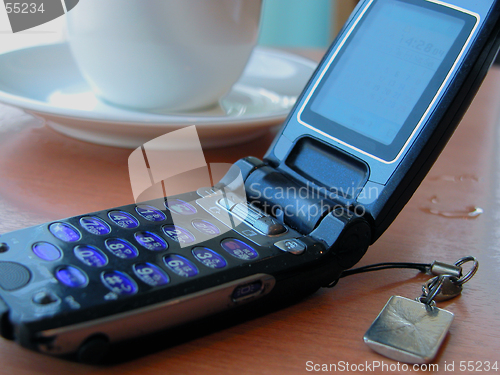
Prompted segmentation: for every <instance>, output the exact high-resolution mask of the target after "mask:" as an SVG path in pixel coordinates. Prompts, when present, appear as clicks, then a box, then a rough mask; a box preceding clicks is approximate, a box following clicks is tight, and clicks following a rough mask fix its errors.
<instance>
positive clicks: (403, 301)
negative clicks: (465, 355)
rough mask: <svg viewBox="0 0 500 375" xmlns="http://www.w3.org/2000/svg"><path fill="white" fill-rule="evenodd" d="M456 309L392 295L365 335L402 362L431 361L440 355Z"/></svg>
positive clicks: (378, 349) (370, 343)
mask: <svg viewBox="0 0 500 375" xmlns="http://www.w3.org/2000/svg"><path fill="white" fill-rule="evenodd" d="M452 321H453V313H451V312H449V311H447V310H443V309H440V308H438V307H435V306H432V305H428V304H424V303H422V302H418V301H415V300H411V299H408V298H404V297H400V296H392V297H391V299H390V300H389V301H388V302H387V304H386V305H385V307H384V309H383V310H382V311H381V312H380V314H379V315H378V317H377V318H376V319H375V321H374V322H373V323H372V325H371V326H370V328H369V329H368V331H367V332H366V333H365V336H364V337H363V339H364V341H365V343H366V344H367V345H368V346H369V347H370V348H371V349H373V350H374V351H376V352H378V353H380V354H382V355H384V356H386V357H388V358H391V359H394V360H396V361H400V362H406V363H427V362H430V361H432V359H433V358H434V357H435V356H436V353H437V351H438V350H439V347H440V346H441V343H442V342H443V340H444V338H445V336H446V334H447V333H448V330H449V328H450V325H451V322H452Z"/></svg>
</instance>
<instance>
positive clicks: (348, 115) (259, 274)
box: [0, 0, 500, 361]
mask: <svg viewBox="0 0 500 375" xmlns="http://www.w3.org/2000/svg"><path fill="white" fill-rule="evenodd" d="M499 32H500V4H499V2H498V1H494V0H487V1H486V0H485V1H481V2H470V1H468V0H450V1H438V0H364V1H361V2H360V3H359V4H358V6H357V7H356V9H355V10H354V12H353V13H352V15H351V17H350V18H349V20H348V21H347V23H346V25H345V26H344V28H343V29H342V30H341V32H340V33H339V35H338V37H337V38H336V40H335V41H334V42H333V44H332V46H331V47H330V49H329V50H328V52H327V53H326V54H325V57H324V58H323V60H322V61H321V63H320V64H319V66H318V68H317V70H316V71H315V73H314V74H313V76H312V77H311V80H310V82H309V83H308V84H307V86H306V88H305V89H304V91H303V93H302V95H301V96H300V97H299V99H298V100H297V103H296V105H295V107H294V109H293V110H292V111H291V113H290V115H289V116H288V118H287V120H286V122H285V124H284V125H283V127H282V129H281V131H280V132H279V133H278V135H277V136H276V138H275V141H274V142H273V144H272V146H271V147H270V149H269V150H268V152H267V153H266V155H265V157H264V158H263V160H258V159H256V158H254V157H248V158H244V159H241V160H239V161H238V162H236V163H235V165H234V167H232V168H231V169H230V171H229V172H228V174H227V175H226V176H225V177H224V178H223V179H222V180H221V181H220V183H219V184H217V185H216V186H215V187H213V188H200V189H199V190H198V191H194V192H191V193H186V194H182V195H179V196H175V197H168V198H165V199H160V200H155V201H150V202H145V203H141V204H131V205H127V206H123V207H118V208H112V209H109V210H104V211H99V212H95V213H91V214H86V215H80V216H76V217H72V218H67V219H63V220H60V221H57V222H52V223H47V224H43V225H40V226H36V227H33V228H27V229H22V230H19V231H15V232H12V233H6V234H3V235H1V236H0V315H1V325H0V333H1V335H2V336H3V337H4V338H7V339H12V340H15V341H16V342H18V343H19V344H20V345H22V346H24V347H27V348H30V349H34V350H37V351H40V352H43V353H47V354H52V355H66V354H70V353H78V355H79V358H80V359H82V360H85V361H94V360H97V359H98V357H100V356H101V355H103V353H104V352H105V350H104V349H105V348H107V347H108V345H109V344H112V343H117V342H121V341H124V340H128V339H131V338H134V337H138V336H142V335H146V334H148V333H152V332H156V331H158V330H163V329H168V328H172V327H179V326H181V325H185V324H190V323H191V322H194V321H196V320H198V319H201V318H205V317H208V316H213V315H215V314H217V313H221V312H225V311H230V310H235V309H236V308H238V307H240V306H241V307H243V306H249V305H250V304H254V305H255V306H263V305H266V304H268V303H277V304H280V303H286V301H289V300H291V299H293V298H295V297H297V296H302V295H307V294H310V293H313V292H314V291H316V290H317V289H318V288H320V287H324V286H328V285H330V284H332V283H333V282H335V281H336V280H338V278H339V276H340V274H341V273H342V271H343V270H345V269H348V268H350V267H352V266H353V265H354V264H356V263H357V262H358V261H359V260H360V259H361V257H362V256H363V255H364V253H365V252H366V250H367V248H368V247H369V246H370V245H371V244H372V243H373V242H374V241H375V240H376V239H377V238H378V237H379V236H380V235H381V234H382V233H383V232H384V230H385V229H386V228H387V227H388V226H389V225H390V223H391V222H392V221H393V220H394V218H395V217H396V216H397V214H398V213H399V212H400V210H401V209H402V207H403V206H404V205H405V204H406V202H407V201H408V200H409V199H410V197H411V195H412V194H413V192H414V191H415V189H416V188H417V187H418V185H419V184H420V182H421V181H422V179H423V178H424V176H425V175H426V173H427V172H428V170H429V169H430V167H431V166H432V164H433V162H434V161H435V160H436V158H437V157H438V155H439V153H440V152H441V150H442V149H443V147H444V146H445V144H446V142H447V141H448V139H449V138H450V136H451V134H452V133H453V131H454V129H455V128H456V126H457V125H458V123H459V121H460V119H461V117H462V115H463V114H464V113H465V111H466V109H467V107H468V105H469V104H470V102H471V101H472V99H473V97H474V94H475V93H476V91H477V89H478V88H479V86H480V83H481V81H482V79H483V78H484V76H485V75H486V72H487V71H488V69H489V66H490V64H491V63H492V61H493V59H494V57H495V56H496V53H497V50H498V46H499V42H500V39H499ZM241 188H243V190H244V192H245V196H242V195H241V194H237V193H236V190H238V189H241ZM174 221H175V224H174ZM223 228H224V229H223ZM191 244H192V245H191Z"/></svg>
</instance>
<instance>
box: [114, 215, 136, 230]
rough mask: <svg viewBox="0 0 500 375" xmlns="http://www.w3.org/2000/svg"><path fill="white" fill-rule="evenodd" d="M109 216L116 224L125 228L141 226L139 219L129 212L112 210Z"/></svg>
mask: <svg viewBox="0 0 500 375" xmlns="http://www.w3.org/2000/svg"><path fill="white" fill-rule="evenodd" d="M108 217H109V218H110V219H111V221H113V222H114V223H115V224H116V225H118V226H120V227H122V228H125V229H134V228H137V227H138V226H139V222H138V221H137V219H136V218H135V217H133V216H132V215H130V214H129V213H127V212H123V211H111V212H110V213H108Z"/></svg>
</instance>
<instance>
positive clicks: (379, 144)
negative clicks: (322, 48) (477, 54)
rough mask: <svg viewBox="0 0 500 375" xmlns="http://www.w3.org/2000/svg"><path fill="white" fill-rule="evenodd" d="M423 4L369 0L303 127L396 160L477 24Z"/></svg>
mask: <svg viewBox="0 0 500 375" xmlns="http://www.w3.org/2000/svg"><path fill="white" fill-rule="evenodd" d="M420 4H422V2H421V1H420ZM428 4H429V5H428V6H425V7H422V6H420V5H417V4H416V2H415V1H412V0H378V1H377V0H376V1H374V2H373V3H372V5H371V6H370V8H369V9H368V11H367V15H366V17H363V18H362V19H361V21H360V23H359V25H358V26H359V27H357V28H355V29H354V31H353V32H352V33H351V35H350V36H349V37H348V38H347V39H346V41H345V44H344V45H343V46H342V47H341V48H340V50H339V52H338V55H337V56H336V57H335V59H334V60H333V62H332V64H331V66H330V67H329V68H328V71H327V72H326V74H325V76H324V78H323V80H322V82H321V84H320V85H319V86H318V88H317V89H316V91H315V92H314V94H313V96H312V98H311V99H310V101H309V103H308V105H307V108H306V111H305V115H306V116H305V118H306V119H309V120H311V121H313V122H311V121H308V123H309V124H312V125H313V126H316V124H319V126H318V128H319V129H320V130H323V131H325V130H326V132H327V133H328V134H331V135H333V136H334V137H335V136H337V135H340V136H341V137H342V139H345V138H346V136H347V140H348V143H349V144H353V145H354V146H356V147H360V148H361V149H365V148H367V147H368V148H371V149H372V150H367V151H368V152H373V153H375V154H376V156H379V157H382V158H384V159H389V158H391V157H393V156H394V155H395V154H397V153H398V152H399V150H400V149H401V147H402V146H403V145H404V143H405V142H406V140H407V138H408V137H409V136H410V135H411V133H412V132H413V130H414V128H415V126H416V125H417V124H418V122H419V120H420V118H421V117H422V115H423V114H424V113H425V110H426V109H427V108H428V106H429V103H430V102H431V101H432V100H433V98H434V97H435V95H436V92H437V91H438V89H439V87H440V86H441V84H442V82H443V80H444V79H445V78H446V75H447V74H448V72H449V70H450V69H451V67H452V66H453V63H454V62H455V60H456V58H457V56H458V54H459V53H460V51H461V48H462V46H463V43H465V41H466V40H467V37H468V35H469V34H470V31H471V29H472V28H473V26H474V23H475V21H476V20H475V18H474V17H472V16H470V15H468V14H466V13H463V12H459V11H457V10H455V9H450V8H448V7H443V6H440V5H438V4H434V3H428ZM368 12H369V14H368ZM471 18H474V19H471ZM332 124H334V126H332ZM349 138H350V139H351V140H352V141H351V140H350V139H349ZM370 141H371V142H370Z"/></svg>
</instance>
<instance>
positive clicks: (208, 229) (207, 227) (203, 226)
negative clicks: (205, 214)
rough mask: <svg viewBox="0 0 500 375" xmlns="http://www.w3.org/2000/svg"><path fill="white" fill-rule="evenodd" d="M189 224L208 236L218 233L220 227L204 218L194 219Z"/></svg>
mask: <svg viewBox="0 0 500 375" xmlns="http://www.w3.org/2000/svg"><path fill="white" fill-rule="evenodd" d="M191 224H192V225H193V227H194V228H195V229H197V230H198V231H200V232H201V233H203V234H206V235H208V236H217V235H218V234H220V229H219V228H217V227H216V226H215V225H214V224H212V223H210V222H208V221H206V220H201V219H196V220H193V221H192V222H191Z"/></svg>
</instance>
